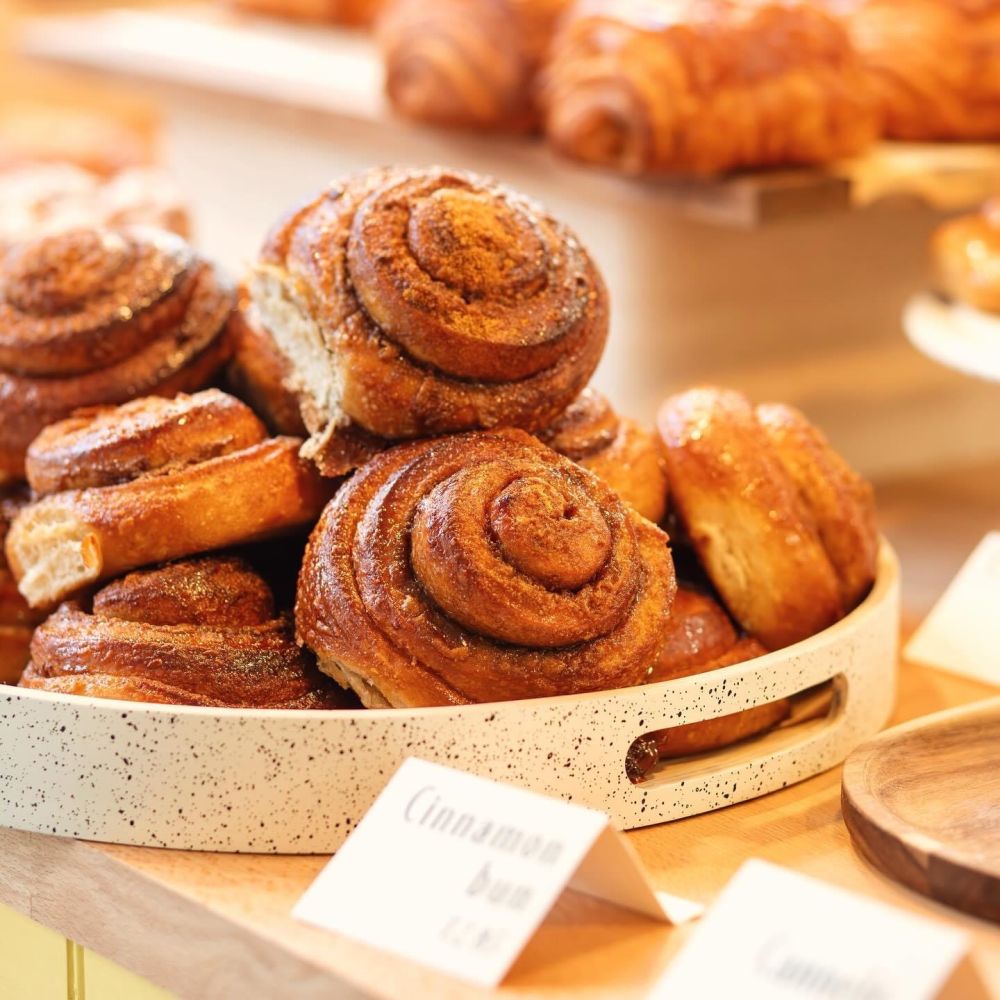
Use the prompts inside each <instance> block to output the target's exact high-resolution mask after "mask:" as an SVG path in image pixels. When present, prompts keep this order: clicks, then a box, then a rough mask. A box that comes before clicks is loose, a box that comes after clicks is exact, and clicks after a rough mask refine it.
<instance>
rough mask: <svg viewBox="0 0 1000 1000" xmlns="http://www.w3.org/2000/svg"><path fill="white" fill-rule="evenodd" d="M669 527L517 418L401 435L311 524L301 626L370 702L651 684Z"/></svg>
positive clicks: (340, 676) (478, 698)
mask: <svg viewBox="0 0 1000 1000" xmlns="http://www.w3.org/2000/svg"><path fill="white" fill-rule="evenodd" d="M674 588H675V584H674V575H673V564H672V561H671V558H670V553H669V549H668V547H667V538H666V536H665V535H664V534H663V533H662V532H661V531H660V530H659V529H658V528H656V527H654V526H653V525H652V524H650V523H649V522H647V521H645V520H644V519H643V518H641V517H639V515H638V514H636V513H635V512H634V511H631V510H629V509H628V508H626V507H625V506H624V505H623V504H622V503H621V502H620V501H619V500H618V498H617V497H615V495H614V494H613V493H611V491H610V490H609V489H608V488H607V487H606V486H604V484H603V483H601V482H600V480H598V479H597V478H595V477H594V476H593V475H591V474H590V473H588V472H587V471H585V470H583V469H581V468H579V467H578V466H576V465H574V464H573V463H572V462H569V461H568V460H567V459H565V458H562V457H561V456H559V455H557V454H556V453H555V452H553V451H551V450H550V449H548V448H546V447H545V446H543V445H541V444H540V443H539V442H538V441H537V440H536V439H534V438H532V437H531V436H529V435H527V434H525V433H524V432H522V431H518V430H504V431H495V432H480V433H472V434H465V435H455V436H452V437H445V438H439V439H436V440H430V441H421V442H416V443H413V444H408V445H400V446H397V447H395V448H393V449H391V450H389V451H387V452H385V453H383V454H382V455H379V456H377V457H376V458H375V459H373V460H372V461H371V462H369V463H368V464H367V465H366V466H364V467H363V468H362V469H361V470H359V472H358V473H357V474H356V475H355V476H354V477H353V478H352V479H351V480H350V481H349V482H348V483H347V484H346V486H344V487H343V489H342V490H341V491H340V492H339V493H338V494H337V496H336V497H335V498H334V500H333V501H332V503H331V504H330V505H329V506H328V507H327V509H326V511H325V512H324V514H323V517H322V518H321V519H320V522H319V524H318V525H317V526H316V528H315V529H314V531H313V534H312V537H311V539H310V542H309V546H308V548H307V550H306V557H305V560H304V563H303V567H302V572H301V574H300V577H299V593H298V600H297V603H296V622H297V629H298V634H299V638H300V639H301V640H302V641H303V642H305V644H306V645H307V646H309V647H310V648H311V649H313V650H314V651H315V652H316V654H317V657H318V659H319V663H320V667H321V669H323V670H325V671H326V672H327V673H329V674H331V675H332V676H333V677H335V678H336V679H337V680H339V681H340V682H341V683H342V684H344V685H345V686H347V685H349V686H351V687H353V688H354V689H355V690H356V691H357V693H358V694H359V696H360V697H361V699H362V701H363V702H364V703H365V704H367V705H372V706H375V705H391V706H394V707H405V706H419V705H440V704H463V703H468V702H482V701H502V700H509V699H514V698H528V697H536V696H541V695H556V694H569V693H573V692H578V691H591V690H599V689H604V688H613V687H622V686H628V685H631V684H637V683H640V682H641V681H642V680H643V677H644V675H645V673H646V670H647V668H648V666H649V664H650V663H651V662H652V660H653V659H654V658H655V654H656V651H657V649H658V647H659V644H660V641H661V634H662V630H663V628H664V626H665V624H666V621H667V616H668V614H669V610H670V604H671V601H672V599H673V593H674Z"/></svg>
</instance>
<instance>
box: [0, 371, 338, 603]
mask: <svg viewBox="0 0 1000 1000" xmlns="http://www.w3.org/2000/svg"><path fill="white" fill-rule="evenodd" d="M301 444H302V442H301V439H300V438H291V437H280V438H268V437H267V432H266V431H265V429H264V426H263V425H262V424H261V423H260V421H259V420H257V418H256V417H255V416H254V415H253V413H252V412H251V411H250V409H249V408H248V407H247V406H245V405H244V404H243V403H240V402H239V401H238V400H236V399H234V398H233V397H231V396H227V395H226V394H225V393H223V392H220V391H219V390H217V389H208V390H206V391H204V392H200V393H197V394H196V395H194V396H186V395H180V396H177V397H176V398H175V399H162V398H159V397H148V398H145V399H138V400H134V401H132V402H130V403H125V404H124V405H122V406H120V407H116V408H111V407H105V408H98V409H95V410H92V411H86V412H84V413H82V414H81V415H79V416H76V417H72V418H70V419H67V420H64V421H61V422H59V423H57V424H53V425H52V426H50V427H47V428H46V429H45V430H44V431H43V432H42V433H41V434H40V435H39V436H38V438H37V439H36V440H35V441H34V442H33V443H32V445H31V449H30V451H29V453H28V461H27V474H28V481H29V483H30V484H31V486H32V488H33V489H34V490H35V492H36V493H37V494H39V499H37V500H35V501H34V502H33V503H31V504H29V505H28V506H27V507H25V508H24V509H23V510H21V511H20V513H19V514H18V515H17V517H16V518H15V519H14V521H13V523H12V524H11V527H10V532H9V534H8V536H7V545H6V550H7V558H8V560H9V561H10V565H11V568H12V569H13V571H14V574H15V576H16V577H17V579H18V586H19V588H20V590H21V593H22V594H23V595H24V596H25V597H26V598H27V600H28V602H29V604H31V605H32V607H44V606H49V605H51V604H54V603H55V602H56V601H58V600H61V599H62V598H64V597H67V596H69V595H71V594H73V593H75V592H76V591H78V590H80V589H81V588H82V587H85V586H87V585H89V584H92V583H95V582H97V581H99V580H105V579H108V578H110V577H114V576H118V575H120V574H122V573H124V572H127V571H128V570H131V569H134V568H136V567H139V566H144V565H148V564H151V563H158V562H164V561H166V560H169V559H176V558H179V557H181V556H187V555H195V554H197V553H200V552H207V551H210V550H212V549H218V548H224V547H226V546H230V545H236V544H240V543H243V542H248V541H253V540H255V539H259V538H264V537H269V536H272V535H275V534H280V533H282V532H285V531H288V530H291V529H294V528H299V527H304V526H309V525H311V524H313V523H314V522H315V520H316V518H317V517H318V516H319V513H320V511H321V510H322V509H323V505H324V504H325V503H326V501H327V500H328V499H329V497H330V496H331V495H332V493H333V484H332V483H330V482H329V481H327V480H324V479H322V478H321V477H320V476H319V475H318V473H317V472H316V470H315V469H313V468H312V467H311V466H310V465H308V464H307V463H305V462H304V461H302V460H301V459H300V458H299V455H298V452H299V448H300V447H301Z"/></svg>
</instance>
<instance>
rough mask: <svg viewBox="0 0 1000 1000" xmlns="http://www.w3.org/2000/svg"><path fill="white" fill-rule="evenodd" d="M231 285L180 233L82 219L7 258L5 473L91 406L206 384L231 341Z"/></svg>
mask: <svg viewBox="0 0 1000 1000" xmlns="http://www.w3.org/2000/svg"><path fill="white" fill-rule="evenodd" d="M232 305H233V292H232V289H231V288H230V287H229V286H228V285H227V284H226V283H225V282H224V281H222V280H221V279H220V278H219V276H218V275H217V274H216V272H215V270H214V269H213V268H212V267H211V266H210V265H209V264H208V263H206V262H205V261H203V260H201V259H200V258H199V257H198V256H197V255H195V254H194V252H193V251H192V250H191V249H190V247H188V246H187V244H186V243H184V241H183V240H181V239H180V238H179V237H177V236H174V235H172V234H169V233H165V232H162V231H160V230H153V229H140V228H135V229H128V230H109V229H77V230H70V231H68V232H64V233H59V234H56V235H53V236H48V237H45V238H43V239H40V240H38V241H36V242H35V243H29V244H25V245H23V246H21V247H19V248H18V249H16V250H14V251H11V252H9V253H8V254H7V255H6V256H5V257H4V258H3V260H2V261H0V477H3V476H7V477H12V478H19V477H20V476H21V475H22V474H23V463H24V453H25V450H26V449H27V447H28V444H29V443H30V442H31V440H32V439H33V438H34V437H35V436H36V435H37V434H38V433H39V431H41V430H42V428H43V427H45V426H46V425H47V424H50V423H53V422H54V421H56V420H60V419H62V418H63V417H66V416H68V415H69V414H70V413H72V412H73V411H74V410H77V409H79V408H81V407H87V406H94V405H102V404H114V403H120V402H124V401H125V400H128V399H132V398H135V397H137V396H142V395H148V394H152V393H156V394H160V395H172V394H173V393H175V392H177V391H180V390H185V389H196V388H200V387H201V386H202V385H204V384H205V383H206V382H207V381H208V380H209V379H210V378H211V376H212V375H213V374H214V373H215V371H216V370H217V369H218V368H219V367H220V366H221V365H222V363H223V362H224V360H225V358H226V355H227V353H228V349H229V348H228V343H227V340H226V338H225V336H224V335H223V334H224V331H225V327H226V323H227V320H228V317H229V313H230V311H231V309H232Z"/></svg>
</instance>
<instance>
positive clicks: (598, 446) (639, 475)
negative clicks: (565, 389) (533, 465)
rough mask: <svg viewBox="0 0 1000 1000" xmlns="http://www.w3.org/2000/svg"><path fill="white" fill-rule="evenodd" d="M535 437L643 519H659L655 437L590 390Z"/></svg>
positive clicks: (661, 505) (661, 474)
mask: <svg viewBox="0 0 1000 1000" xmlns="http://www.w3.org/2000/svg"><path fill="white" fill-rule="evenodd" d="M538 437H539V438H540V439H541V440H542V441H544V442H545V443H546V444H547V445H548V446H549V447H550V448H552V449H553V450H555V451H558V452H559V454H560V455H565V456H566V457H567V458H571V459H572V460H573V461H574V462H577V463H578V464H579V465H582V466H583V467H584V468H585V469H590V471H591V472H593V473H594V475H596V476H598V477H600V478H601V479H603V480H604V482H605V483H607V484H608V486H610V487H611V489H612V490H613V491H614V492H615V493H617V494H618V496H619V497H620V498H621V499H622V500H624V501H625V502H626V503H627V504H629V505H630V506H631V507H632V508H633V509H634V510H635V511H637V512H638V513H639V514H641V515H642V516H643V517H644V518H646V520H647V521H652V522H653V524H659V523H660V521H662V520H663V517H664V515H665V514H666V512H667V492H668V484H667V470H666V462H665V455H664V452H663V445H662V443H661V442H660V439H659V438H658V437H657V436H656V434H655V433H654V432H653V431H649V430H646V428H644V427H642V426H640V425H639V424H637V423H636V422H635V421H634V420H629V419H628V418H627V417H619V416H618V414H617V413H615V411H614V410H613V409H612V408H611V404H610V403H609V402H608V401H607V399H605V398H604V396H602V395H601V394H600V393H599V392H598V391H597V390H596V389H592V388H590V387H588V388H586V389H584V390H583V392H582V393H580V395H579V396H578V397H577V398H576V399H575V400H574V401H573V402H572V403H571V404H570V405H569V406H568V407H567V408H566V411H565V412H564V413H563V414H562V416H560V417H559V419H558V420H557V421H556V422H555V423H554V424H552V425H551V426H549V427H547V428H545V429H544V430H542V431H539V433H538Z"/></svg>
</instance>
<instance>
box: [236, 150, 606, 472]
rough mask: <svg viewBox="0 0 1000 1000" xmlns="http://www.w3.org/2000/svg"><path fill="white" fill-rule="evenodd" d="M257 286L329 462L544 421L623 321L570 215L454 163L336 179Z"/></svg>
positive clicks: (336, 465) (303, 211)
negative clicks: (555, 215)
mask: <svg viewBox="0 0 1000 1000" xmlns="http://www.w3.org/2000/svg"><path fill="white" fill-rule="evenodd" d="M250 293H251V297H252V300H253V304H254V307H255V308H256V310H257V314H258V316H259V318H260V321H261V323H262V324H263V325H264V327H266V329H267V330H268V332H269V333H270V335H271V336H272V337H273V339H274V341H275V343H276V345H277V347H278V349H279V351H280V352H281V353H282V355H283V356H284V357H285V358H286V359H287V360H288V362H289V365H290V368H291V375H290V378H289V381H290V383H291V384H292V385H293V387H294V388H295V390H296V392H297V395H298V397H299V402H300V407H301V412H302V417H303V420H304V422H305V424H306V426H307V428H308V429H309V431H310V433H311V435H312V436H311V438H310V441H309V444H308V449H307V454H308V455H309V456H310V457H312V458H313V459H314V460H315V461H316V462H317V464H318V465H319V467H320V468H321V470H322V471H324V472H325V473H326V474H328V475H338V474H341V473H343V472H345V471H348V470H349V469H350V468H352V467H353V466H354V465H356V464H358V463H359V462H360V461H363V460H364V458H365V457H367V456H370V455H371V454H374V453H375V452H376V451H377V450H379V449H380V448H381V447H385V445H386V444H387V443H388V442H390V441H394V440H400V439H406V438H415V437H421V436H425V435H433V434H444V433H452V432H457V431H463V430H473V429H477V428H489V427H494V426H518V427H524V428H527V429H538V428H540V427H544V426H545V425H546V424H548V423H551V422H552V421H553V420H554V419H555V418H556V417H557V416H558V414H559V413H560V412H561V411H562V410H563V409H564V408H565V407H566V406H567V405H568V404H569V402H570V401H571V400H572V399H573V398H574V397H575V396H576V395H577V394H578V393H579V391H580V390H581V389H582V388H583V386H584V385H585V383H586V382H587V380H588V379H589V377H590V375H591V373H592V372H593V370H594V368H596V366H597V362H598V361H599V359H600V356H601V352H602V350H603V347H604V342H605V339H606V336H607V326H608V317H607V296H606V292H605V290H604V286H603V283H602V282H601V279H600V277H599V275H598V274H597V271H596V269H595V268H594V266H593V264H592V262H591V261H590V258H589V257H588V256H587V254H586V252H585V251H584V249H583V248H582V247H581V246H580V244H579V242H578V241H577V240H576V238H575V237H574V236H573V235H572V234H571V233H570V232H569V231H568V230H567V229H566V228H565V227H563V226H561V225H560V224H559V223H557V222H556V221H555V220H554V219H552V218H551V217H550V216H548V215H547V214H546V213H545V212H544V210H542V209H541V208H540V207H539V206H538V205H537V204H535V203H534V202H532V201H530V200H529V199H527V198H525V197H524V196H522V195H519V194H517V193H515V192H514V191H511V190H510V189H508V188H505V187H502V186H500V185H498V184H495V183H493V182H492V181H489V180H487V179H485V178H481V177H477V176H475V175H472V174H465V173H459V172H455V171H448V170H443V169H438V168H434V169H427V170H403V169H385V170H373V171H370V172H368V173H367V174H363V175H359V176H356V177H354V178H352V179H350V180H348V181H346V182H345V183H343V184H336V185H333V186H332V187H330V188H329V189H327V190H326V191H324V192H322V193H321V194H320V195H319V196H317V197H316V198H314V199H313V200H312V201H310V202H309V203H308V204H306V205H305V206H303V207H302V208H300V209H299V210H297V211H296V212H294V213H292V214H291V215H290V216H289V217H287V218H286V219H285V220H284V221H282V222H281V223H279V225H278V226H277V227H276V228H275V229H274V230H273V232H272V233H271V235H270V237H269V238H268V240H267V242H266V243H265V246H264V249H263V251H262V254H261V259H260V262H259V264H258V266H257V268H256V271H255V274H254V276H253V278H252V280H251V282H250Z"/></svg>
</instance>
